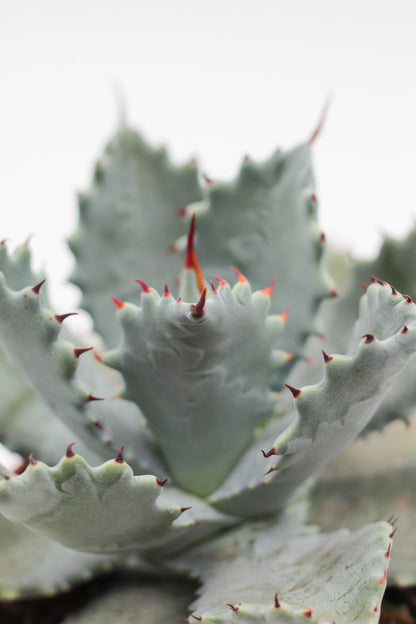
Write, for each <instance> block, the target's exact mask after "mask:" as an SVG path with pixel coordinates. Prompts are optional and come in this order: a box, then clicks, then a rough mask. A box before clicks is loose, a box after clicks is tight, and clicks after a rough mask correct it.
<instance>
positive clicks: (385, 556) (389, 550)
mask: <svg viewBox="0 0 416 624" xmlns="http://www.w3.org/2000/svg"><path fill="white" fill-rule="evenodd" d="M390 552H391V542H390V544H389V547H388V548H387V550H386V552H385V553H384V558H385V559H388V558H389V557H390Z"/></svg>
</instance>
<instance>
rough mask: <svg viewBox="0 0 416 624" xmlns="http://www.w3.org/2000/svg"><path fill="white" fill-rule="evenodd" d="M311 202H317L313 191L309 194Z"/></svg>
mask: <svg viewBox="0 0 416 624" xmlns="http://www.w3.org/2000/svg"><path fill="white" fill-rule="evenodd" d="M311 202H312V203H313V204H316V202H317V199H316V194H315V193H312V195H311Z"/></svg>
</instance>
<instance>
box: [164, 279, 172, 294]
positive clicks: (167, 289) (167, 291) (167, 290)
mask: <svg viewBox="0 0 416 624" xmlns="http://www.w3.org/2000/svg"><path fill="white" fill-rule="evenodd" d="M163 283H164V285H165V288H164V289H163V297H171V296H172V295H171V293H170V291H169V288H168V285H167V284H166V282H163Z"/></svg>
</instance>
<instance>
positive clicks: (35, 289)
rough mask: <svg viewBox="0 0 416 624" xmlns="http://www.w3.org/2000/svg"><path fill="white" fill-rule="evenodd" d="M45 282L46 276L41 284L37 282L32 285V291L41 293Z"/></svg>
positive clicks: (36, 293)
mask: <svg viewBox="0 0 416 624" xmlns="http://www.w3.org/2000/svg"><path fill="white" fill-rule="evenodd" d="M45 282H46V277H45V279H43V280H42V281H41V282H39V284H36V286H32V292H34V293H35V295H38V294H39V293H40V289H41V288H42V286H43V285H44V283H45Z"/></svg>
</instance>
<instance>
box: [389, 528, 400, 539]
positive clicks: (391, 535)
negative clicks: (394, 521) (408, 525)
mask: <svg viewBox="0 0 416 624" xmlns="http://www.w3.org/2000/svg"><path fill="white" fill-rule="evenodd" d="M397 529H398V527H395V528H394V529H393V531H392V532H391V533H390V535H389V538H390V539H393V537H394V535H395V533H396V531H397Z"/></svg>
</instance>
